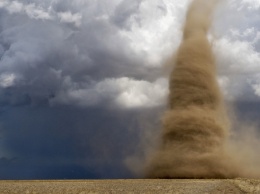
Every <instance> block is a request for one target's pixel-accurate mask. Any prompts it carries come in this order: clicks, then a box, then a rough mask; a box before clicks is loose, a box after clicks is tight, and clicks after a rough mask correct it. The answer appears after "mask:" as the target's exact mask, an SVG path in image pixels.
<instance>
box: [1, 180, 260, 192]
mask: <svg viewBox="0 0 260 194" xmlns="http://www.w3.org/2000/svg"><path fill="white" fill-rule="evenodd" d="M6 193H8V194H10V193H12V194H86V193H92V194H94V193H109V194H111V193H129V194H130V193H165V194H167V193H172V194H182V193H185V194H194V193H200V194H204V193H205V194H206V193H208V194H216V193H218V194H227V193H260V180H252V179H228V180H206V179H205V180H204V179H203V180H198V179H197V180H195V179H194V180H188V179H150V180H149V179H125V180H123V179H121V180H56V181H47V180H46V181H0V194H6Z"/></svg>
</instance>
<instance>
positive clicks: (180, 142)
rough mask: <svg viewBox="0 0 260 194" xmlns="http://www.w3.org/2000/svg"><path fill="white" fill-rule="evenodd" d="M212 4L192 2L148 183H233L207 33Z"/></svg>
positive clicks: (233, 170) (235, 173) (226, 126)
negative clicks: (189, 180)
mask: <svg viewBox="0 0 260 194" xmlns="http://www.w3.org/2000/svg"><path fill="white" fill-rule="evenodd" d="M216 3H217V1H214V0H213V1H209V0H194V1H193V2H192V3H191V5H190V7H189V9H188V12H187V15H186V21H185V26H184V29H183V40H182V43H181V45H180V47H179V49H178V52H177V55H176V57H175V58H174V60H172V62H171V63H172V64H173V65H174V67H173V71H172V73H171V75H170V80H169V91H170V93H169V98H168V111H167V112H166V113H165V114H164V116H163V119H162V127H163V129H162V141H161V145H160V147H159V149H158V151H157V152H156V153H155V154H154V156H153V157H152V160H151V161H150V162H149V165H148V167H147V169H146V170H147V171H146V176H147V177H148V178H232V177H236V176H238V168H237V164H236V163H235V162H234V161H233V160H232V158H231V157H230V156H229V152H228V151H227V150H226V141H227V139H228V136H229V128H230V124H229V120H228V118H227V116H226V110H225V105H224V102H223V99H222V95H221V92H220V89H219V87H218V83H217V80H216V68H215V59H214V55H213V52H212V48H211V45H210V43H209V41H208V38H207V33H208V30H209V27H210V24H211V17H212V12H213V10H214V7H215V5H216Z"/></svg>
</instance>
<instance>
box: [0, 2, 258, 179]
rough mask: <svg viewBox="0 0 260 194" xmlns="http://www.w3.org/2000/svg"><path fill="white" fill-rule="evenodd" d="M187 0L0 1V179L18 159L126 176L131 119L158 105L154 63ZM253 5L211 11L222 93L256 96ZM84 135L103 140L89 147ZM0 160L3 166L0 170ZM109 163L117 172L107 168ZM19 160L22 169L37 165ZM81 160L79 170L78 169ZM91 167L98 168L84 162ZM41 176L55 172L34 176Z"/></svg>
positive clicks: (160, 96) (173, 38)
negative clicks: (0, 171)
mask: <svg viewBox="0 0 260 194" xmlns="http://www.w3.org/2000/svg"><path fill="white" fill-rule="evenodd" d="M189 2H190V1H189V0H185V1H178V0H163V1H159V0H142V1H136V0H135V1H129V0H112V1H109V2H104V1H101V0H97V1H95V2H93V1H90V0H84V1H82V0H75V1H73V3H72V2H71V1H68V0H65V1H64V0H46V1H39V0H26V1H25V0H15V1H13V0H3V1H1V2H0V104H1V108H0V112H1V114H0V124H1V140H0V141H1V143H0V145H1V150H2V152H1V153H2V155H0V158H1V157H2V160H1V162H0V163H1V164H2V168H1V169H2V172H3V173H2V174H3V178H5V176H7V175H8V174H12V173H10V169H11V167H12V168H13V169H15V168H16V169H21V168H20V167H22V166H25V164H26V163H30V164H33V165H31V166H37V165H36V163H37V162H39V161H46V162H42V163H41V164H38V165H40V166H42V168H43V169H45V168H47V167H48V168H51V167H50V166H52V167H53V165H51V164H49V163H48V162H47V161H48V160H51V161H52V162H53V163H55V165H56V166H65V167H67V166H70V168H69V169H72V171H73V172H74V175H75V176H74V175H73V173H72V171H71V173H68V174H69V175H68V174H66V175H64V176H65V177H73V176H74V177H87V176H90V177H124V176H131V175H130V174H131V173H130V172H129V171H128V170H127V167H125V165H124V162H123V161H124V159H125V157H126V155H128V153H130V152H134V150H135V149H136V147H135V144H138V142H139V141H141V140H140V138H141V137H139V135H138V134H140V133H144V132H143V131H142V130H147V129H143V128H142V127H140V126H139V127H138V126H137V124H136V123H137V120H138V119H137V117H138V116H140V114H141V115H142V114H144V113H145V112H146V114H147V112H152V111H157V110H158V109H160V108H161V107H163V106H164V105H165V99H166V97H167V93H168V83H167V75H165V72H164V70H163V69H164V68H163V63H164V62H165V61H166V60H167V58H168V57H170V56H171V55H172V53H174V52H175V51H176V49H177V48H178V46H179V44H180V41H181V38H182V37H181V28H182V25H183V20H184V16H185V12H186V10H187V7H188V4H189ZM259 9H260V4H259V2H258V1H254V0H239V1H234V0H227V1H225V2H223V4H222V5H221V6H220V7H219V9H218V12H217V13H216V15H215V21H214V25H213V30H212V34H211V36H212V37H211V38H212V44H213V48H214V52H215V53H216V54H217V63H218V72H219V76H218V80H219V83H220V85H221V87H222V90H223V92H224V94H225V96H226V99H228V100H233V101H235V100H236V101H238V102H239V103H240V102H241V103H242V102H243V103H244V102H247V103H248V102H252V103H256V104H258V102H259V98H260V74H259V68H260V54H259V52H260V26H259V20H260V16H259V14H258V13H259ZM243 103H242V104H243ZM239 107H241V108H239V109H241V110H242V109H243V110H246V109H247V108H246V107H247V106H244V105H241V106H240V105H239ZM255 112H257V110H256V111H255ZM49 115H51V116H49ZM100 120H102V121H100ZM125 123H128V125H127V126H126V124H125ZM107 131H111V134H114V135H115V136H112V135H110V133H108V132H107ZM15 134H19V138H17V137H16V135H15ZM22 134H23V135H22ZM123 134H124V135H123ZM126 134H128V136H126ZM72 136H73V138H72ZM121 136H123V137H125V139H127V141H126V140H122V137H121ZM136 137H138V138H136ZM41 139H44V141H43V140H42V141H40V140H41ZM93 139H94V140H98V139H102V140H103V139H106V141H104V142H102V141H101V143H100V144H99V145H98V146H97V145H96V146H95V144H94V143H93V141H94V140H93ZM46 141H47V142H49V144H50V145H49V146H47V145H45V144H46ZM79 142H80V143H79ZM94 142H95V141H94ZM114 142H117V143H114ZM56 143H57V144H56ZM22 145H24V146H22ZM27 145H28V146H27ZM29 145H30V146H31V147H30V146H29ZM51 145H52V146H51ZM32 147H33V148H34V149H32ZM52 147H55V148H53V151H51V150H52V149H51V148H52ZM64 147H66V148H67V150H68V153H65V151H64ZM105 148H106V149H108V150H109V151H108V150H107V151H105ZM128 148H129V149H128ZM102 149H104V150H102ZM97 150H98V151H97ZM119 150H120V152H119ZM53 152H54V153H56V154H57V157H55V158H54V157H53V155H52V153H53ZM106 152H107V153H106ZM116 152H119V154H118V155H116V154H115V153H116ZM75 153H76V155H77V156H75ZM54 155H55V154H54ZM111 156H117V157H114V160H113V159H112V158H111ZM51 158H53V159H51ZM64 158H70V159H68V160H66V159H64ZM90 158H91V159H90ZM106 159H107V160H106ZM6 161H8V162H6ZM60 161H65V162H63V165H61V163H62V162H60ZM101 161H107V162H101ZM6 163H10V164H12V165H11V167H10V169H9V171H8V169H7V168H5V167H3V166H5V164H6ZM46 166H47V167H46ZM115 166H120V168H121V169H122V172H120V173H119V172H118V173H116V172H110V171H109V170H108V169H115ZM27 168H28V169H29V170H30V172H31V174H28V175H27V177H34V175H35V174H42V173H43V172H44V171H45V170H42V171H41V172H40V173H39V172H38V173H36V171H37V170H36V169H39V168H38V167H35V168H34V169H31V168H30V165H28V166H27ZM74 168H75V169H74ZM82 168H83V169H85V170H84V172H85V174H83V175H82V174H77V172H78V171H80V170H79V169H82ZM93 168H95V169H98V170H93V171H91V170H89V169H93ZM6 169H7V170H6ZM53 169H55V168H54V167H53ZM61 171H62V170H61ZM97 171H98V172H97ZM111 171H112V170H111ZM55 173H56V174H55ZM23 174H24V173H22V172H21V177H22V178H23V176H22V175H23ZM54 175H55V176H54ZM48 176H49V177H59V176H63V174H62V173H59V172H56V171H55V172H53V173H50V174H49V175H44V176H42V177H48ZM24 177H25V176H24Z"/></svg>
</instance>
